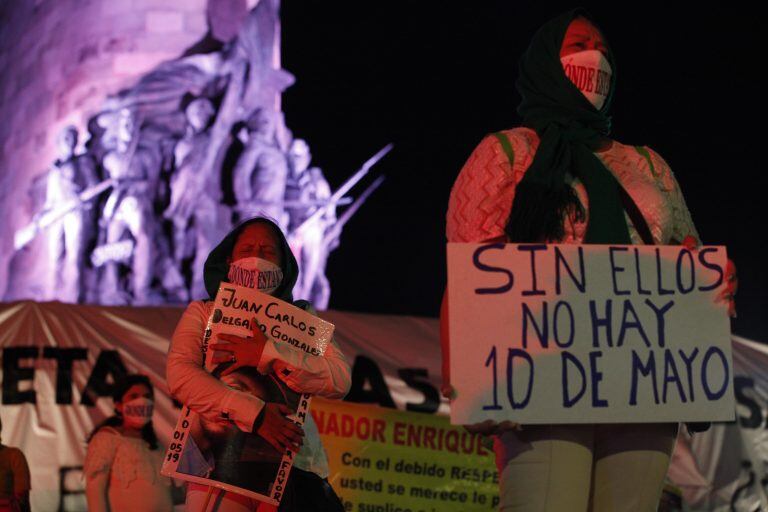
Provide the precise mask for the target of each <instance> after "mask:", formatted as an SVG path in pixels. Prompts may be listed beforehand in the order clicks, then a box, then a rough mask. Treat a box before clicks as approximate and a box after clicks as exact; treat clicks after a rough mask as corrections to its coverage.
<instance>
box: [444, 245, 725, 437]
mask: <svg viewBox="0 0 768 512" xmlns="http://www.w3.org/2000/svg"><path fill="white" fill-rule="evenodd" d="M726 262H727V256H726V251H725V248H724V247H704V248H701V249H699V250H697V251H690V250H688V249H686V248H684V247H681V246H605V245H544V244H539V245H532V244H485V245H478V244H448V304H449V316H450V319H449V322H450V323H449V330H450V361H451V382H452V384H453V386H454V388H455V389H456V393H457V396H456V398H455V399H454V400H453V402H452V404H451V421H452V422H453V423H457V424H470V423H477V422H480V421H483V420H486V419H493V420H497V421H501V420H512V421H516V422H519V423H523V424H525V423H528V424H537V423H614V422H667V421H669V422H676V421H729V420H732V419H733V417H734V407H735V406H734V397H733V384H732V380H733V371H732V363H731V351H730V324H729V319H728V315H727V305H726V304H724V303H718V302H716V301H715V297H716V296H717V295H718V294H719V293H720V292H721V291H722V290H723V289H724V287H725V286H726V283H725V282H724V279H725V271H724V269H725V267H726Z"/></svg>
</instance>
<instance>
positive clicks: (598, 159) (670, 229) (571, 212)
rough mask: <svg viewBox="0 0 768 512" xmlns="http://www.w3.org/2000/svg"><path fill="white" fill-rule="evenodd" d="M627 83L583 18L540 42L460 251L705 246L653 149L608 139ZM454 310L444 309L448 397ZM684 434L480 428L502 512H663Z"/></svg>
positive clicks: (469, 190)
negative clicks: (540, 245)
mask: <svg viewBox="0 0 768 512" xmlns="http://www.w3.org/2000/svg"><path fill="white" fill-rule="evenodd" d="M615 70H616V64H615V61H614V58H613V53H612V52H611V50H610V47H609V46H608V43H607V42H606V40H605V38H604V37H603V34H602V33H601V31H600V30H599V29H598V28H597V26H596V25H595V23H594V22H593V21H592V19H591V17H590V16H589V14H588V13H586V12H584V11H583V10H579V9H577V10H573V11H570V12H567V13H565V14H563V15H561V16H559V17H557V18H555V19H553V20H551V21H550V22H548V23H546V24H545V25H544V26H543V27H541V28H540V29H539V31H538V32H537V33H536V34H535V35H534V37H533V40H532V42H531V44H530V46H529V48H528V49H527V51H526V52H525V54H524V55H523V57H522V59H521V62H520V73H519V77H518V80H517V89H518V91H519V92H520V94H521V96H522V102H521V103H520V106H519V108H518V112H519V114H520V115H521V116H522V119H523V126H522V127H519V128H514V129H511V130H504V131H502V132H499V133H496V134H493V135H490V136H488V137H486V138H485V139H484V140H483V141H482V142H481V143H480V145H479V146H478V147H477V148H476V149H475V150H474V152H473V153H472V155H471V156H470V157H469V160H468V161H467V163H466V164H465V166H464V167H463V168H462V170H461V173H460V174H459V176H458V178H457V180H456V183H455V184H454V187H453V190H452V192H451V197H450V202H449V207H448V214H447V227H446V231H447V238H448V241H449V242H490V241H494V242H498V241H502V242H516V243H525V242H550V243H573V244H582V243H584V244H660V245H661V244H663V245H674V244H680V243H685V244H686V245H692V246H696V245H698V243H699V237H698V234H697V232H696V229H695V227H694V225H693V222H692V220H691V217H690V214H689V212H688V209H687V207H686V205H685V201H684V200H683V196H682V193H681V192H680V188H679V187H678V184H677V182H676V180H675V178H674V176H673V174H672V172H671V170H670V168H669V166H668V165H667V163H666V162H665V161H664V160H663V159H662V158H661V157H660V156H659V155H658V154H657V153H656V152H654V151H653V150H651V149H650V148H648V147H644V146H630V145H624V144H621V143H619V142H616V141H614V140H612V139H610V138H609V133H610V127H611V123H610V118H609V117H608V114H607V113H608V110H609V107H610V104H611V100H612V96H613V91H614V89H615V81H616V72H615ZM729 267H730V266H729ZM731 268H732V267H731ZM731 282H732V283H733V286H734V288H732V289H731V290H730V291H729V292H728V294H729V295H731V296H732V293H733V291H735V279H733V280H732V281H731ZM729 298H730V297H729ZM731 306H732V304H731ZM448 308H449V305H448V303H447V299H444V301H443V308H442V311H441V338H442V340H441V341H442V344H443V356H444V357H443V375H444V393H446V394H449V393H450V392H451V390H450V376H449V366H448V360H449V358H448V335H449V334H448V330H447V312H448ZM677 428H678V425H677V424H674V423H656V424H654V423H646V424H618V425H535V426H525V427H523V428H522V429H521V428H520V427H519V426H518V425H516V424H513V423H510V422H503V423H502V424H498V425H497V424H495V423H493V422H485V423H483V424H481V425H478V426H475V427H474V429H475V430H477V431H480V432H484V433H487V434H496V437H495V446H494V447H495V452H496V462H497V465H498V468H499V472H500V493H501V505H500V510H501V511H512V510H515V511H574V512H579V511H586V510H594V511H612V512H620V511H625V510H626V511H629V510H632V511H651V510H656V506H657V504H658V501H659V496H660V493H661V489H662V485H663V481H664V476H665V475H666V471H667V466H668V465H669V459H670V455H671V453H672V449H673V447H674V444H675V439H676V434H677Z"/></svg>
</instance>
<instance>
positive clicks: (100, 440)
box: [83, 428, 119, 512]
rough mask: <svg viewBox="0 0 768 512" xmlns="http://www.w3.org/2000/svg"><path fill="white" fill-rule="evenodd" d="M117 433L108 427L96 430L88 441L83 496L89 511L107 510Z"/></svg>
mask: <svg viewBox="0 0 768 512" xmlns="http://www.w3.org/2000/svg"><path fill="white" fill-rule="evenodd" d="M118 440H119V434H117V433H116V432H115V431H114V430H112V429H110V428H103V429H101V430H99V431H98V432H96V434H94V436H93V437H92V438H91V440H90V442H89V443H88V451H87V452H86V454H85V462H84V463H83V474H84V475H85V498H86V500H87V501H88V510H90V511H91V512H109V510H110V507H109V496H108V493H109V476H110V474H111V472H112V463H113V462H114V460H115V452H116V451H117V443H118Z"/></svg>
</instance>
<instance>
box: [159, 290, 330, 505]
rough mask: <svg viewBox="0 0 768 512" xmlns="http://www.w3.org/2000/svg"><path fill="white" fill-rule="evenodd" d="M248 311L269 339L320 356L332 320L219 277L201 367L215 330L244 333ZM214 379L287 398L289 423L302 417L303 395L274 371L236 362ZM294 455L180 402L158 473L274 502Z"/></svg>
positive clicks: (306, 401) (272, 398) (269, 397)
mask: <svg viewBox="0 0 768 512" xmlns="http://www.w3.org/2000/svg"><path fill="white" fill-rule="evenodd" d="M252 319H255V320H256V323H257V325H258V327H259V328H260V329H261V330H262V331H263V332H264V333H265V334H266V335H267V337H269V338H270V339H271V340H272V341H274V342H275V343H283V344H286V345H288V346H290V347H292V349H293V350H297V351H301V352H302V353H303V354H307V355H309V356H310V357H323V354H324V353H325V349H326V347H327V346H328V343H330V341H331V337H332V336H333V331H334V326H333V324H331V323H329V322H326V321H325V320H322V319H320V318H317V317H315V316H313V315H311V314H310V313H308V312H306V311H304V310H302V309H300V308H298V307H296V306H294V305H292V304H289V303H287V302H283V301H281V300H279V299H276V298H274V297H272V296H270V295H266V294H264V293H261V292H258V291H256V290H253V289H251V288H246V287H242V286H236V285H232V284H229V283H222V285H221V286H220V287H219V291H218V293H217V294H216V300H215V301H214V306H213V312H212V314H211V316H210V318H209V319H208V323H207V325H206V328H205V331H204V332H202V333H200V337H201V340H202V341H201V350H202V352H203V354H204V361H205V368H206V370H208V371H210V372H212V373H214V375H216V374H217V373H218V372H217V366H218V365H216V364H214V363H213V362H212V359H213V358H212V357H211V354H212V352H211V350H210V349H214V350H215V346H216V340H217V339H218V335H219V334H234V335H237V336H242V337H250V336H251V335H252V331H251V330H252V325H251V321H252ZM221 379H222V382H224V383H225V384H227V385H229V386H231V387H233V388H235V389H239V390H240V391H242V392H245V393H250V394H252V395H254V396H256V397H259V398H261V399H262V400H264V401H266V402H279V403H283V404H285V405H287V406H288V407H289V408H290V409H291V410H292V411H294V413H293V415H292V416H291V418H292V420H293V421H294V423H296V424H297V425H303V424H304V422H305V420H306V418H307V414H308V413H309V406H310V401H311V395H308V394H300V393H296V392H295V391H293V390H291V389H290V388H289V387H288V386H286V385H285V384H284V383H283V382H282V381H281V380H280V378H279V376H277V375H274V374H271V375H261V374H259V373H258V372H257V371H256V369H255V368H243V369H238V370H236V371H235V372H233V373H230V374H228V375H227V376H225V377H222V378H221ZM234 453H236V454H237V455H234ZM295 455H296V454H295V453H294V452H293V451H292V450H290V449H288V450H286V451H285V452H284V453H280V452H278V451H277V450H276V449H275V448H273V447H272V446H271V445H269V444H268V443H267V442H266V441H265V440H264V439H263V438H261V437H260V436H258V435H256V434H251V433H244V432H241V431H240V430H239V429H238V428H237V427H236V426H235V425H234V423H232V422H227V421H222V420H221V419H218V418H217V419H210V418H202V417H200V416H199V415H197V414H196V413H195V412H194V411H192V410H190V409H189V407H186V406H185V407H184V408H183V409H182V412H181V415H180V417H179V420H178V422H177V424H176V430H175V431H174V432H173V441H172V442H171V445H170V446H169V447H168V450H167V452H166V456H165V460H164V462H163V467H162V469H161V473H162V474H163V475H166V476H170V477H173V478H177V479H180V480H186V481H190V482H196V483H199V484H203V485H208V486H211V487H217V488H220V489H224V490H227V491H231V492H236V493H239V494H243V495H245V496H248V497H250V498H254V499H257V500H260V501H263V502H266V503H270V504H272V505H278V504H279V503H280V500H281V498H282V495H283V491H284V488H285V484H286V482H287V481H288V476H289V474H290V471H291V468H292V466H293V460H294V456H295Z"/></svg>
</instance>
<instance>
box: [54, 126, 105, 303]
mask: <svg viewBox="0 0 768 512" xmlns="http://www.w3.org/2000/svg"><path fill="white" fill-rule="evenodd" d="M77 138H78V133H77V129H76V128H75V127H74V126H67V127H66V128H64V130H63V131H62V132H61V133H60V134H59V137H58V140H57V152H58V158H57V160H56V161H55V162H54V164H53V166H52V167H51V169H50V171H49V173H48V179H47V183H46V194H45V206H44V207H43V211H44V212H46V211H50V210H53V209H55V208H57V207H58V206H59V205H62V204H65V203H68V202H70V201H73V200H75V201H76V200H78V196H79V194H80V193H81V192H82V191H83V190H85V189H87V188H89V187H92V186H93V185H96V183H97V181H98V178H97V176H96V170H95V166H94V164H93V161H92V160H91V158H90V157H89V156H88V155H77V154H75V148H76V146H77ZM93 220H94V219H93V208H92V205H91V204H84V205H82V207H80V208H76V209H74V210H72V211H70V212H69V213H67V214H66V215H64V216H63V217H62V218H61V219H59V220H57V221H56V222H54V223H53V224H51V225H50V226H49V227H48V229H47V230H46V231H45V234H46V236H47V238H48V271H49V272H50V277H49V279H47V280H46V282H47V285H48V289H47V290H46V291H45V295H46V299H47V300H53V299H58V300H61V301H64V302H78V301H79V300H81V299H82V297H83V293H84V289H83V286H84V283H83V270H84V267H85V251H86V248H87V244H88V242H89V241H90V239H91V238H92V237H93V236H94V232H93V227H92V225H93V223H94V222H93Z"/></svg>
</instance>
